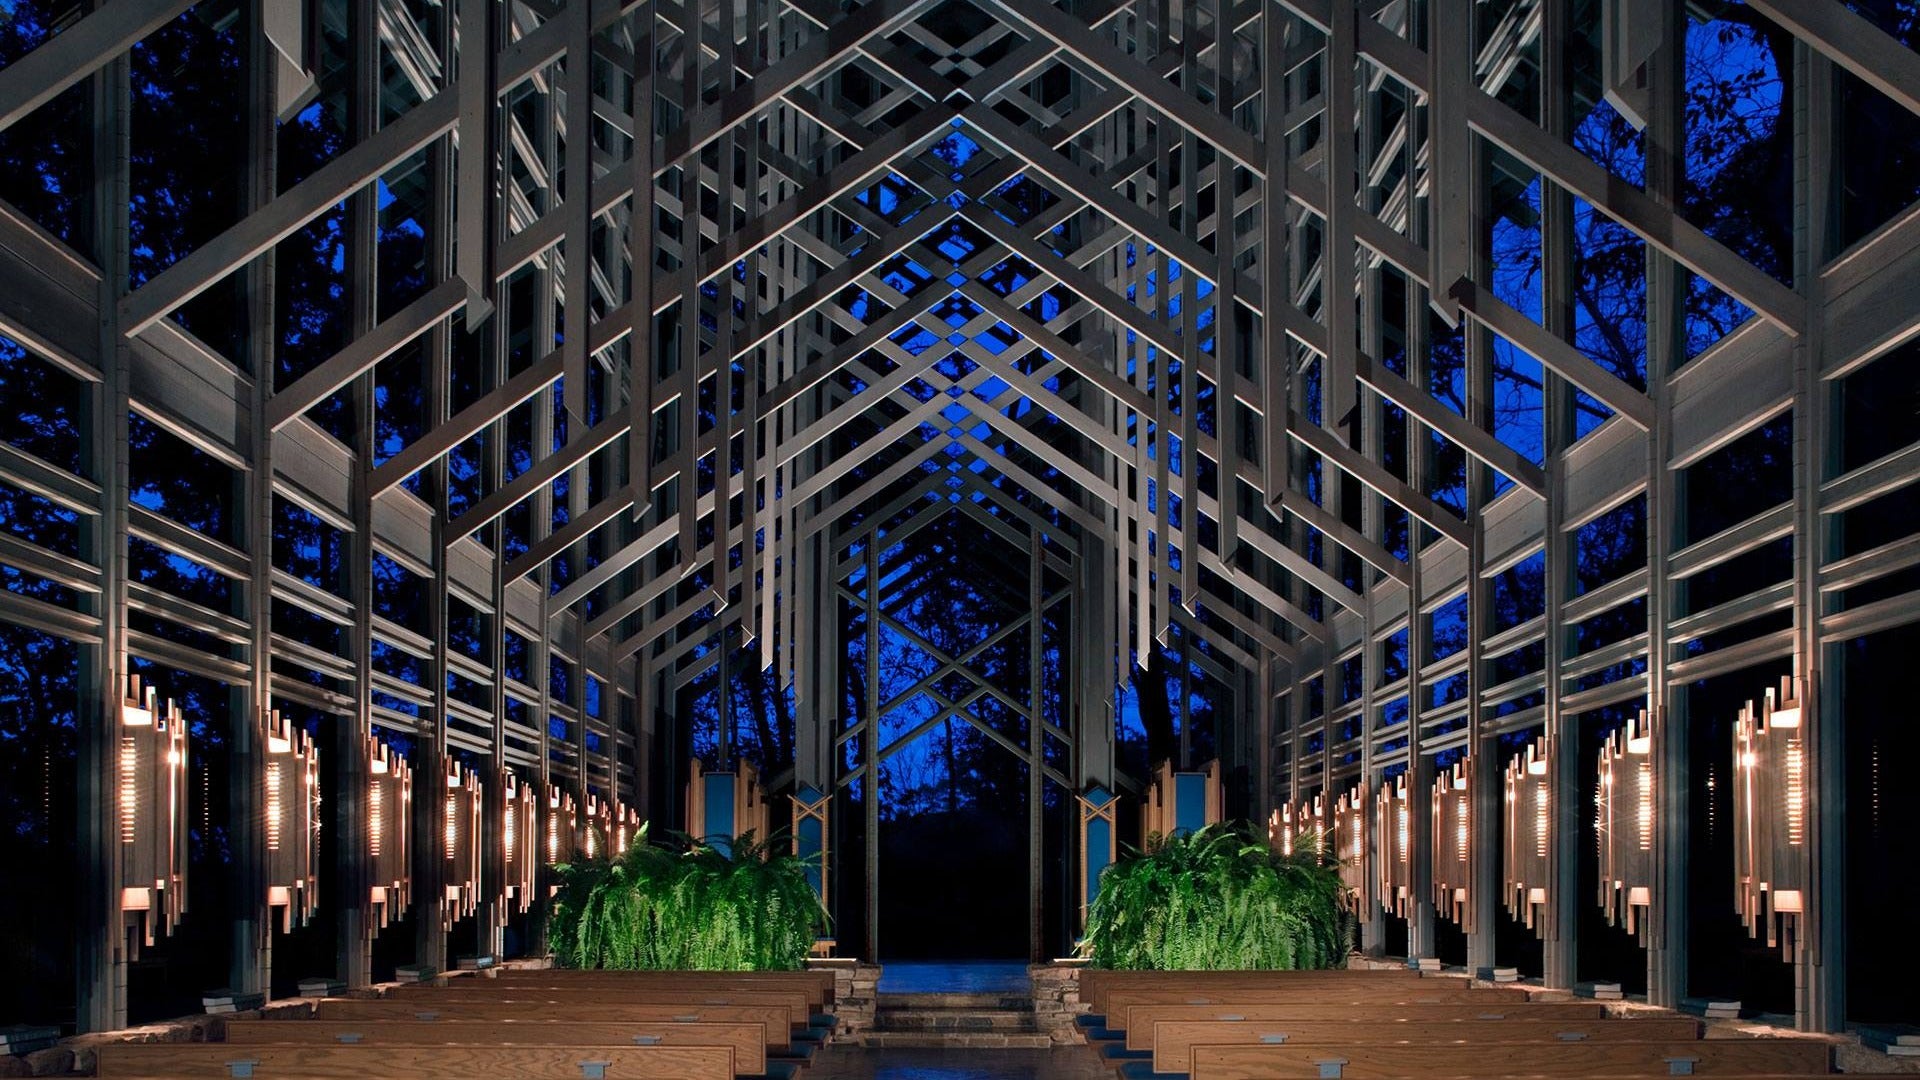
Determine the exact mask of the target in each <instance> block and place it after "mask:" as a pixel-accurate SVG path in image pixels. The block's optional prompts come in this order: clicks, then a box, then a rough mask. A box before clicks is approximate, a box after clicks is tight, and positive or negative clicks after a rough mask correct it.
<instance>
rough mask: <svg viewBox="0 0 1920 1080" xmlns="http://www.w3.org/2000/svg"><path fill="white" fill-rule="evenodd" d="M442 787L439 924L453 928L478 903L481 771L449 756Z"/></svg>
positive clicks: (481, 800) (475, 907) (478, 904)
mask: <svg viewBox="0 0 1920 1080" xmlns="http://www.w3.org/2000/svg"><path fill="white" fill-rule="evenodd" d="M443 775H444V776H445V781H444V784H445V791H444V792H443V793H442V795H441V815H440V828H441V832H442V835H441V847H440V854H441V857H442V858H443V859H444V860H445V863H446V877H445V878H444V880H443V881H442V885H443V886H444V887H445V902H444V903H442V904H441V905H440V925H441V927H442V928H443V929H446V930H452V929H453V924H455V923H457V922H459V921H460V920H461V919H464V918H466V917H468V916H470V915H472V914H473V913H474V912H475V911H476V910H478V909H479V906H480V822H481V810H482V806H483V803H484V796H483V793H482V788H481V783H480V774H479V773H477V772H475V771H474V770H472V769H469V768H467V767H466V766H465V765H462V764H461V763H460V762H459V761H458V760H456V759H454V758H452V757H448V758H447V768H446V771H445V773H444V774H443Z"/></svg>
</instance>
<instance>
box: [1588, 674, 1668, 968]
mask: <svg viewBox="0 0 1920 1080" xmlns="http://www.w3.org/2000/svg"><path fill="white" fill-rule="evenodd" d="M1599 769H1600V783H1599V787H1598V788H1597V789H1596V791H1595V792H1594V832H1595V836H1596V837H1597V843H1598V847H1599V857H1600V897H1599V899H1600V907H1601V908H1602V909H1603V910H1605V911H1606V913H1607V921H1608V922H1609V923H1611V924H1613V925H1614V926H1619V927H1622V928H1624V929H1625V930H1626V931H1627V932H1628V933H1630V934H1635V935H1637V936H1639V937H1640V938H1641V940H1645V938H1646V932H1647V922H1646V914H1647V911H1648V910H1649V909H1650V908H1651V907H1652V906H1653V839H1654V798H1655V792H1654V788H1653V718H1652V717H1651V716H1650V715H1648V713H1647V711H1646V710H1645V709H1642V710H1640V713H1639V715H1638V716H1636V717H1634V718H1633V719H1632V720H1630V721H1628V722H1627V725H1626V726H1625V727H1622V728H1620V729H1619V730H1617V731H1615V732H1614V733H1613V734H1612V735H1611V736H1609V737H1608V738H1607V743H1606V745H1605V746H1603V747H1601V749H1600V765H1599Z"/></svg>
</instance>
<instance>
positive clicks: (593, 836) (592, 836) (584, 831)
mask: <svg viewBox="0 0 1920 1080" xmlns="http://www.w3.org/2000/svg"><path fill="white" fill-rule="evenodd" d="M612 836H613V811H612V809H611V808H609V807H608V806H607V804H606V802H605V800H603V799H601V798H600V796H599V795H597V794H595V793H594V792H591V791H589V792H587V804H586V809H585V811H584V812H583V813H582V814H581V815H580V851H581V853H582V854H583V855H585V856H586V858H588V859H601V858H612V857H613V854H612V852H611V851H610V850H609V848H610V840H611V838H612Z"/></svg>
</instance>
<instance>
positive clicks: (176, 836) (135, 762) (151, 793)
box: [114, 675, 189, 958]
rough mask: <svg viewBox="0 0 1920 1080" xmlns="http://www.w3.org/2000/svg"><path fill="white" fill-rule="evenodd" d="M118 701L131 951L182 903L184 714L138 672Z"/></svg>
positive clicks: (125, 908) (123, 904)
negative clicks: (125, 694)
mask: <svg viewBox="0 0 1920 1080" xmlns="http://www.w3.org/2000/svg"><path fill="white" fill-rule="evenodd" d="M127 687H128V689H127V697H126V700H125V701H122V702H121V703H120V726H119V736H120V738H119V743H120V747H119V751H120V752H119V771H118V775H117V776H116V777H115V784H116V785H117V787H118V792H117V794H118V798H117V799H116V800H115V803H114V809H115V816H116V817H117V819H118V820H117V821H116V823H115V825H116V828H115V830H114V831H115V832H117V833H118V834H119V836H120V882H121V889H120V911H121V914H122V916H123V918H124V919H125V920H126V928H127V935H128V941H129V945H130V951H131V953H132V954H133V956H134V957H135V958H137V957H138V956H139V955H140V949H141V947H142V946H144V945H152V944H153V943H154V940H155V938H156V937H157V936H158V935H163V934H171V933H173V929H174V927H176V926H178V925H180V919H181V916H183V915H185V914H186V911H187V763H188V760H189V757H188V747H187V721H186V718H185V717H183V716H181V715H180V714H179V713H178V712H176V711H175V710H174V707H173V703H172V702H171V701H161V700H160V699H159V696H158V695H157V694H156V693H155V692H154V690H153V688H152V687H151V686H149V687H145V688H142V686H141V684H140V676H138V675H133V676H129V677H128V680H127Z"/></svg>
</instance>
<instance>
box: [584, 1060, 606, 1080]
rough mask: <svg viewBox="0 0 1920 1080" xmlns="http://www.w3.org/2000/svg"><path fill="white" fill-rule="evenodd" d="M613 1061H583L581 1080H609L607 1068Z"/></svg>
mask: <svg viewBox="0 0 1920 1080" xmlns="http://www.w3.org/2000/svg"><path fill="white" fill-rule="evenodd" d="M611 1064H613V1062H611V1061H583V1062H581V1063H580V1076H581V1080H607V1066H609V1065H611Z"/></svg>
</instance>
